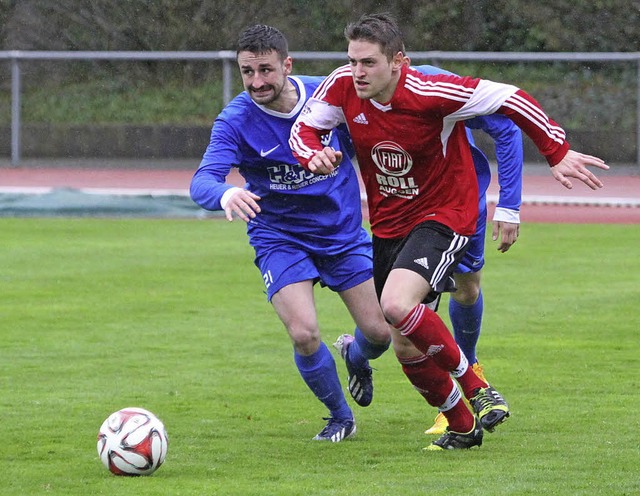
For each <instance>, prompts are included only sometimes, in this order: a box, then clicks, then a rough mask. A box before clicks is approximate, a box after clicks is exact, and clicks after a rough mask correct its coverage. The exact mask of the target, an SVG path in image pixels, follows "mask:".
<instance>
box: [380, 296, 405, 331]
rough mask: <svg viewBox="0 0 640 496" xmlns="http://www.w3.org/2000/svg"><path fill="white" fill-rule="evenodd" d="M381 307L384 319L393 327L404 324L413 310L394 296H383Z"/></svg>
mask: <svg viewBox="0 0 640 496" xmlns="http://www.w3.org/2000/svg"><path fill="white" fill-rule="evenodd" d="M380 306H381V307H382V313H383V314H384V318H385V319H387V321H388V322H389V323H390V324H391V325H393V326H396V325H398V324H399V323H400V322H402V321H403V320H404V318H405V317H406V316H407V315H408V314H409V312H410V311H411V308H409V307H408V306H407V305H406V304H405V303H403V302H402V301H400V300H399V299H397V298H394V297H393V296H387V297H385V296H384V295H383V297H382V298H381V299H380Z"/></svg>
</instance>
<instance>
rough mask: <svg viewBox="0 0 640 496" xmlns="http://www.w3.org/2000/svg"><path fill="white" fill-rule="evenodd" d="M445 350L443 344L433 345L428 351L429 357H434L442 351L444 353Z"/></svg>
mask: <svg viewBox="0 0 640 496" xmlns="http://www.w3.org/2000/svg"><path fill="white" fill-rule="evenodd" d="M443 348H444V345H443V344H432V345H431V346H429V348H428V349H427V356H433V355H435V354H436V353H439V352H440V351H442V349H443Z"/></svg>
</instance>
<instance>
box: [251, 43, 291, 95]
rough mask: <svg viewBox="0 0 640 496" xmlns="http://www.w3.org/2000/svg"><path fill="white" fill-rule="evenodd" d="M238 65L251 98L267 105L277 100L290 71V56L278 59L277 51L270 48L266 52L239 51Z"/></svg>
mask: <svg viewBox="0 0 640 496" xmlns="http://www.w3.org/2000/svg"><path fill="white" fill-rule="evenodd" d="M238 66H239V67H240V74H241V75H242V84H243V86H244V89H245V90H247V93H249V96H250V97H251V99H252V100H253V101H254V102H256V103H258V104H260V105H266V106H269V105H270V104H272V103H274V102H277V100H278V98H280V95H281V94H282V90H283V89H284V87H285V84H286V82H287V75H288V74H290V73H291V67H292V64H291V57H287V58H286V59H285V60H284V61H281V60H280V57H279V56H278V53H277V52H276V51H274V50H272V51H271V52H269V53H266V54H258V53H253V52H240V53H239V54H238Z"/></svg>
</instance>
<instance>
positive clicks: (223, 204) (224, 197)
mask: <svg viewBox="0 0 640 496" xmlns="http://www.w3.org/2000/svg"><path fill="white" fill-rule="evenodd" d="M238 191H242V188H238V187H237V186H233V187H231V188H229V189H228V190H227V191H225V192H224V193H223V195H222V198H220V206H221V207H222V210H224V209H225V208H226V206H227V203H228V202H229V198H231V197H232V196H233V195H235V194H236V192H238Z"/></svg>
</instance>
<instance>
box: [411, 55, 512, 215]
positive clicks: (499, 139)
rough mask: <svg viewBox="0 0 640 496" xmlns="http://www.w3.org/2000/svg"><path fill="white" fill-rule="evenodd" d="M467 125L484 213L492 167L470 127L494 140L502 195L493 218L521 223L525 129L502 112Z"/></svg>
mask: <svg viewBox="0 0 640 496" xmlns="http://www.w3.org/2000/svg"><path fill="white" fill-rule="evenodd" d="M415 68H416V69H417V70H418V71H420V72H421V73H423V74H452V73H451V72H449V71H445V70H444V69H440V68H439V67H434V66H432V65H421V66H417V67H415ZM465 125H466V126H467V137H468V138H469V143H470V145H471V155H472V157H473V164H474V166H475V170H476V175H477V176H478V190H479V195H480V199H479V200H480V205H479V206H480V212H481V215H482V212H484V211H485V210H486V192H487V188H488V187H489V184H490V183H491V167H490V165H489V160H488V159H487V157H486V155H485V154H484V153H482V151H481V150H480V149H478V148H477V147H476V146H475V144H474V141H473V135H472V134H471V131H470V130H469V129H481V130H482V131H484V132H486V133H487V134H489V135H490V136H491V138H492V139H493V141H494V142H495V153H496V161H497V164H498V169H497V171H498V184H499V186H500V194H499V198H498V204H497V208H496V215H495V216H494V219H496V220H504V221H507V222H519V220H520V219H519V211H520V204H521V202H522V165H523V151H522V132H521V131H520V128H519V127H518V126H516V125H515V124H514V123H513V121H512V120H511V119H509V118H508V117H505V116H503V115H500V114H491V115H484V116H479V117H474V118H473V119H469V120H467V121H465ZM485 215H486V214H485Z"/></svg>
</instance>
